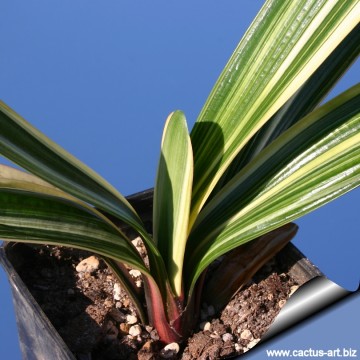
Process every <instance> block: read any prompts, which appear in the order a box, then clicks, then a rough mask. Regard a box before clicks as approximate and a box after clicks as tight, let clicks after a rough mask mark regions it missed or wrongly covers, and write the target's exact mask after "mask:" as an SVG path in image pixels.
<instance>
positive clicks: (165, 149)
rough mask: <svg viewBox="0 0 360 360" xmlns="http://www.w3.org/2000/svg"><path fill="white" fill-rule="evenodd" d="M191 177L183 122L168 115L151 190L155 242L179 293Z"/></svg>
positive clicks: (175, 115)
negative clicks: (153, 184) (152, 194)
mask: <svg viewBox="0 0 360 360" xmlns="http://www.w3.org/2000/svg"><path fill="white" fill-rule="evenodd" d="M192 178H193V157H192V148H191V143H190V136H189V132H188V129H187V125H186V119H185V116H184V114H183V113H182V112H181V111H175V112H174V113H172V114H170V115H169V117H168V119H167V121H166V124H165V129H164V134H163V139H162V144H161V157H160V161H159V167H158V173H157V179H156V186H155V190H154V218H153V225H154V240H155V242H156V244H157V246H158V248H159V250H160V252H161V254H162V257H163V259H164V261H165V264H166V267H167V270H168V274H169V279H170V283H171V286H172V287H173V289H174V291H175V293H176V294H177V296H180V295H181V291H182V280H181V279H182V267H183V261H184V253H185V244H186V239H187V236H188V222H189V213H190V202H191V187H192Z"/></svg>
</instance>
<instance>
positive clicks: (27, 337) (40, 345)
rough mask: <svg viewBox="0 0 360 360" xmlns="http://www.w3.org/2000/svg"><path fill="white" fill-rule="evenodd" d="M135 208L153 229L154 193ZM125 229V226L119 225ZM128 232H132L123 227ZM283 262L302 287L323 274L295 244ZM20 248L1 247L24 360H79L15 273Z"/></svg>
mask: <svg viewBox="0 0 360 360" xmlns="http://www.w3.org/2000/svg"><path fill="white" fill-rule="evenodd" d="M128 200H129V201H130V202H131V203H132V205H133V206H134V208H135V209H136V210H137V211H138V213H139V214H141V215H142V218H143V221H144V223H145V225H149V226H150V225H151V216H152V215H151V214H152V190H147V191H144V192H141V193H138V194H135V195H132V196H129V197H128ZM119 225H120V226H121V224H119ZM122 228H123V229H124V231H130V230H129V229H127V228H126V227H124V226H122ZM278 257H280V259H281V262H284V263H286V264H288V265H289V269H290V270H289V274H290V276H291V277H293V278H294V279H295V280H296V281H297V282H298V283H299V284H304V283H306V282H308V281H309V280H310V279H313V278H315V277H318V276H323V274H322V273H321V272H320V271H319V270H318V269H317V268H316V267H315V266H314V265H313V264H312V263H311V262H310V261H309V260H308V259H307V258H306V257H305V256H304V255H303V254H302V253H301V252H300V251H299V250H298V249H297V248H296V247H295V246H294V245H292V244H291V243H290V244H288V245H287V246H286V247H285V248H284V249H283V250H282V251H281V252H280V253H279V254H278ZM16 261H17V254H16V246H13V243H5V244H4V245H3V246H2V247H0V262H1V264H2V266H3V268H4V269H5V271H6V273H7V275H8V279H9V282H10V285H11V288H12V294H13V302H14V308H15V313H16V321H17V326H18V331H19V340H20V347H21V352H22V355H23V359H25V360H40V359H44V360H47V359H51V360H75V357H74V355H73V354H72V353H71V352H70V350H69V348H68V347H67V345H66V344H65V343H64V341H63V339H62V338H61V337H60V335H59V334H58V332H57V331H56V330H55V328H54V326H53V325H52V324H51V322H50V321H49V319H48V318H47V316H46V315H45V313H44V312H43V311H42V309H41V308H40V306H39V304H38V303H37V302H36V301H35V299H34V298H33V296H32V295H31V294H30V292H29V290H28V289H27V287H26V285H25V284H24V282H23V281H22V280H21V278H20V276H19V275H18V273H17V272H16V270H15V267H14V264H16Z"/></svg>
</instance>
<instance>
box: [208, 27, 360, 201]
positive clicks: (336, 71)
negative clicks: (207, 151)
mask: <svg viewBox="0 0 360 360" xmlns="http://www.w3.org/2000/svg"><path fill="white" fill-rule="evenodd" d="M359 53H360V24H359V25H357V26H356V27H355V28H354V30H352V31H351V33H350V34H349V35H348V36H347V37H346V38H345V39H344V40H343V41H342V42H341V43H340V45H339V46H338V47H337V48H336V49H335V50H334V51H333V52H332V53H331V55H330V56H329V57H328V58H327V59H326V61H325V62H324V63H323V64H322V65H321V66H320V67H319V68H318V69H317V70H316V71H315V73H314V74H313V75H312V76H311V77H310V78H309V80H308V81H307V82H306V83H305V84H304V85H303V86H302V87H301V88H300V89H299V90H298V91H297V92H296V93H295V94H294V95H293V96H292V97H291V98H290V99H289V100H288V101H287V102H286V104H285V105H284V106H282V107H281V109H280V110H279V111H278V112H277V113H276V114H275V115H274V116H273V117H272V118H271V119H270V120H269V121H268V122H267V123H266V124H265V125H264V126H263V127H262V128H261V129H260V130H259V131H258V132H257V133H256V134H255V135H254V136H253V138H252V139H251V140H250V141H249V143H247V144H246V146H245V147H244V148H243V149H242V150H241V151H240V153H239V154H238V155H237V156H236V158H235V159H234V160H233V162H232V163H231V165H230V167H229V168H228V169H227V171H226V172H225V174H224V175H223V176H222V178H221V180H220V181H219V183H218V184H217V185H216V188H215V191H214V192H213V194H211V195H212V196H213V195H215V194H214V193H215V192H216V193H217V192H218V191H219V190H220V189H221V188H222V187H224V185H225V184H226V183H228V182H229V181H230V180H231V179H232V178H233V177H234V176H235V175H236V174H237V173H238V172H239V171H240V170H241V169H242V168H243V167H244V166H245V165H246V164H247V163H248V162H249V161H250V160H251V159H252V158H253V157H255V155H257V154H258V153H259V152H260V151H261V150H262V149H264V148H265V147H266V146H267V145H268V144H270V143H271V142H272V141H273V140H274V139H276V138H277V137H278V136H279V135H280V134H282V133H283V132H284V131H285V130H287V129H288V128H289V127H290V126H292V125H293V124H295V123H296V122H297V121H299V120H300V119H302V118H303V117H304V116H306V115H307V114H308V113H310V112H311V111H312V110H314V109H315V108H316V107H317V106H318V105H319V104H320V102H321V101H322V99H323V98H324V97H325V96H326V95H327V94H328V92H329V91H330V90H331V88H332V87H333V86H334V85H335V84H336V82H337V81H338V80H339V79H340V78H341V76H342V75H343V74H344V73H345V72H346V70H347V69H348V68H349V67H350V66H351V64H352V63H353V61H354V60H355V59H356V58H357V57H358V56H359Z"/></svg>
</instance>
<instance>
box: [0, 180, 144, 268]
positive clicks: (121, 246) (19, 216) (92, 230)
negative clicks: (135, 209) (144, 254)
mask: <svg viewBox="0 0 360 360" xmlns="http://www.w3.org/2000/svg"><path fill="white" fill-rule="evenodd" d="M0 204H1V207H0V238H2V239H4V240H11V241H18V242H29V243H39V244H54V245H62V246H70V247H74V248H80V249H85V250H88V251H92V252H94V253H96V254H99V255H102V256H105V257H108V258H110V259H114V260H116V261H121V262H123V263H125V264H127V265H129V266H131V267H134V268H136V269H138V270H140V271H141V272H143V273H144V274H148V270H147V268H146V267H145V265H144V263H143V261H142V259H141V257H140V255H139V254H138V253H137V251H136V250H135V249H134V247H133V246H132V245H131V243H130V242H129V241H128V240H127V239H125V238H124V237H122V234H121V233H120V232H119V231H118V230H117V229H116V228H115V227H113V226H110V225H109V224H108V223H106V222H105V221H104V220H103V219H102V218H101V217H98V216H96V215H95V214H94V213H92V212H90V211H89V209H87V208H84V207H82V206H80V205H79V204H76V203H72V202H71V201H69V200H67V199H61V198H58V197H55V196H51V195H46V194H40V193H35V192H30V191H29V190H22V189H16V188H12V189H11V188H9V187H5V188H4V187H3V186H1V185H0Z"/></svg>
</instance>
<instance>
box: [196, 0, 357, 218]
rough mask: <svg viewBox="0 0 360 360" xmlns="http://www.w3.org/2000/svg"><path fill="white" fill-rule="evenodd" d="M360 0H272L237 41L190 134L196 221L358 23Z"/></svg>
mask: <svg viewBox="0 0 360 360" xmlns="http://www.w3.org/2000/svg"><path fill="white" fill-rule="evenodd" d="M359 20H360V3H359V1H357V0H349V1H342V0H337V1H336V0H334V1H326V0H299V1H283V0H269V1H267V2H266V3H265V5H264V6H263V8H262V9H261V10H260V12H259V14H258V15H257V17H256V18H255V20H254V22H253V23H252V25H251V26H250V28H249V29H248V31H247V32H246V34H245V35H244V37H243V39H242V41H241V42H240V44H239V45H238V47H237V48H236V50H235V52H234V54H233V55H232V57H231V59H230V61H229V63H228V64H227V65H226V67H225V69H224V70H223V72H222V74H221V75H220V78H219V79H218V81H217V83H216V84H215V87H214V89H213V90H212V92H211V94H210V96H209V98H208V100H207V102H206V104H205V106H204V108H203V110H202V112H201V113H200V115H199V118H198V120H197V122H196V124H195V126H194V129H193V131H192V133H191V139H192V143H193V149H194V159H195V160H194V161H195V164H194V190H193V199H192V210H191V223H193V222H194V221H195V219H196V215H197V214H198V212H199V211H200V209H201V208H202V206H203V205H204V203H205V201H206V200H207V198H208V197H209V195H210V193H211V191H212V190H213V188H214V186H215V185H216V183H217V182H218V180H219V179H220V177H221V176H222V174H223V173H224V171H225V170H226V168H227V167H228V166H229V165H230V163H231V162H232V160H233V159H234V158H235V156H236V154H237V153H239V151H240V150H241V149H242V148H243V147H244V146H245V144H246V143H247V142H248V141H249V139H250V138H251V137H252V136H253V135H254V134H255V133H256V132H257V131H258V130H259V129H260V128H261V127H262V126H263V125H264V124H265V123H266V122H267V121H268V120H269V119H270V118H271V117H272V116H273V115H274V114H275V113H276V112H277V111H278V110H279V109H280V108H281V107H282V106H283V105H284V104H285V103H286V101H287V100H288V99H289V98H290V97H291V96H292V95H293V94H294V93H295V92H296V91H297V90H298V89H299V88H300V87H301V86H302V85H303V84H304V83H305V81H307V79H308V78H309V77H310V76H311V75H312V74H313V73H314V71H315V70H316V69H317V68H318V67H319V66H320V65H321V63H322V62H323V61H324V60H325V59H326V58H327V57H328V56H329V55H330V54H331V52H332V51H333V50H334V49H335V48H336V46H337V45H338V44H339V43H340V42H341V41H342V40H343V39H344V37H345V36H346V35H347V34H348V33H349V32H350V31H351V30H352V29H353V28H354V27H355V26H356V25H357V24H358V23H359Z"/></svg>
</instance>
